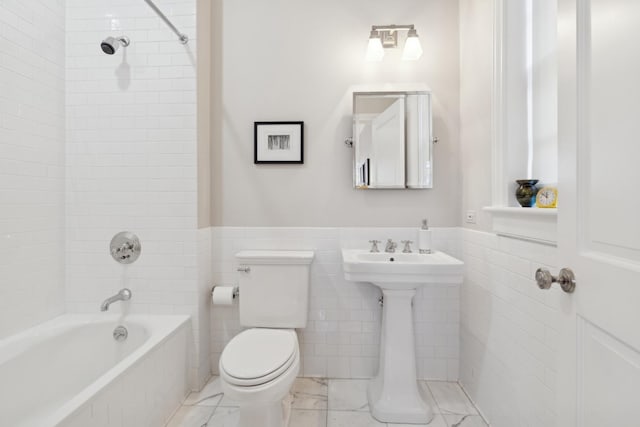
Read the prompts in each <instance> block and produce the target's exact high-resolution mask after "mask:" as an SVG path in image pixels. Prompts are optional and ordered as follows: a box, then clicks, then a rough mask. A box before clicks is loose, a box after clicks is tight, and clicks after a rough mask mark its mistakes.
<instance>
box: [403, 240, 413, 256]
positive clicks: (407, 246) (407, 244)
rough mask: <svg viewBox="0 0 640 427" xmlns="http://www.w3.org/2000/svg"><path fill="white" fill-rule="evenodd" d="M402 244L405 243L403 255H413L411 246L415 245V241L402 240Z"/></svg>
mask: <svg viewBox="0 0 640 427" xmlns="http://www.w3.org/2000/svg"><path fill="white" fill-rule="evenodd" d="M402 243H404V249H403V250H402V253H403V254H410V253H412V250H411V244H412V243H413V240H402Z"/></svg>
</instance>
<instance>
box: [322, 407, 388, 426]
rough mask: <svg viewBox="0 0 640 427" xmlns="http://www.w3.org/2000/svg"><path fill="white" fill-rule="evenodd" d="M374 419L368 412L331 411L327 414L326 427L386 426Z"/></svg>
mask: <svg viewBox="0 0 640 427" xmlns="http://www.w3.org/2000/svg"><path fill="white" fill-rule="evenodd" d="M386 425H387V424H386V423H381V422H379V421H376V419H375V418H373V417H372V416H371V414H369V412H358V411H331V410H329V413H328V416H327V427H386Z"/></svg>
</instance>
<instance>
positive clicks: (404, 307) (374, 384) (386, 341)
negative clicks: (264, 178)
mask: <svg viewBox="0 0 640 427" xmlns="http://www.w3.org/2000/svg"><path fill="white" fill-rule="evenodd" d="M342 261H343V268H344V277H345V279H347V280H350V281H354V282H369V283H371V284H373V285H375V286H377V287H379V288H380V289H382V294H383V296H384V306H383V310H382V332H381V337H380V367H379V369H378V374H377V376H376V377H375V378H374V379H373V380H371V382H370V383H369V387H368V389H367V398H368V400H369V408H370V409H371V414H372V415H373V416H374V417H375V418H376V419H377V420H379V421H382V422H387V423H408V424H425V423H428V422H430V421H431V419H432V418H433V410H432V408H430V407H429V405H428V404H427V403H426V401H425V399H424V398H423V396H421V394H420V390H421V389H420V387H419V386H418V381H417V375H416V347H415V338H414V332H413V313H412V304H411V300H412V299H413V296H414V295H415V294H416V289H417V288H419V287H420V286H423V285H427V284H447V283H461V282H462V275H463V262H462V261H460V260H458V259H456V258H454V257H452V256H450V255H447V254H445V253H443V252H437V251H436V252H433V253H430V254H418V253H408V254H405V253H371V252H369V251H367V250H363V249H343V250H342Z"/></svg>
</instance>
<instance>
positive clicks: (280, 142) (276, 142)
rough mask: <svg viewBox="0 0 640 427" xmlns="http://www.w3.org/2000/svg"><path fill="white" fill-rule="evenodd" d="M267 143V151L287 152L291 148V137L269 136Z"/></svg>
mask: <svg viewBox="0 0 640 427" xmlns="http://www.w3.org/2000/svg"><path fill="white" fill-rule="evenodd" d="M267 141H268V142H267V148H268V149H269V150H289V149H290V148H291V143H290V141H291V135H269V138H268V139H267Z"/></svg>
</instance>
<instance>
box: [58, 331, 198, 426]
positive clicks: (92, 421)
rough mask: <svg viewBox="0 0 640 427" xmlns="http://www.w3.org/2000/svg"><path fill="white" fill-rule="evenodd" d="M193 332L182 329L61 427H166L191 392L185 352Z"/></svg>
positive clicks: (107, 387) (103, 390)
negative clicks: (188, 392)
mask: <svg viewBox="0 0 640 427" xmlns="http://www.w3.org/2000/svg"><path fill="white" fill-rule="evenodd" d="M190 329H191V328H190V327H189V326H183V327H182V328H180V330H178V331H177V332H176V333H175V334H173V335H172V336H170V337H169V338H168V339H167V340H166V341H164V342H163V343H162V344H161V345H159V346H158V347H157V348H156V349H154V350H153V351H151V352H150V353H149V354H147V355H145V357H144V360H142V361H141V363H137V364H135V365H132V366H130V367H129V368H128V369H127V371H126V372H124V373H123V375H121V376H120V377H119V378H118V379H116V380H115V381H114V382H112V383H110V384H108V385H107V386H106V387H105V388H104V389H102V390H101V391H100V392H99V393H98V394H97V395H96V396H95V397H94V398H92V399H91V400H90V401H89V402H87V403H86V404H85V405H83V406H82V407H81V409H79V410H78V412H77V413H75V414H74V415H71V416H70V417H69V418H68V419H66V420H65V421H63V422H62V423H60V424H59V426H60V427H89V426H91V427H98V426H122V427H140V426H163V425H165V424H166V422H167V421H168V420H169V419H170V418H171V416H172V415H173V413H174V412H175V410H176V409H177V408H178V407H179V406H180V404H181V403H182V401H183V400H184V398H185V396H186V395H187V391H188V390H189V385H188V384H187V381H186V378H187V372H186V371H187V369H188V368H187V360H186V356H185V351H184V349H185V346H186V345H187V341H188V340H189V339H190V338H189V334H190V332H191V331H190Z"/></svg>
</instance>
